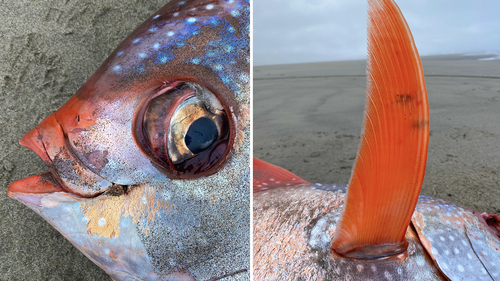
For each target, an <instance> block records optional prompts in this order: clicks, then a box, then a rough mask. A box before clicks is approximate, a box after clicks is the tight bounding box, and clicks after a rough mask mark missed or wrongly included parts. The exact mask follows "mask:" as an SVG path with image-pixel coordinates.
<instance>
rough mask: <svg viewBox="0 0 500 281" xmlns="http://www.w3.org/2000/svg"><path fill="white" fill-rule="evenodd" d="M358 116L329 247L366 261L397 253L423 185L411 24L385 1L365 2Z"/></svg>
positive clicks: (421, 119)
mask: <svg viewBox="0 0 500 281" xmlns="http://www.w3.org/2000/svg"><path fill="white" fill-rule="evenodd" d="M368 2H369V4H368V70H367V72H368V73H367V74H368V75H367V78H368V82H367V92H366V105H365V117H364V122H363V131H362V138H361V142H360V146H359V150H358V157H357V160H356V163H355V165H354V168H353V172H352V175H351V180H350V182H349V188H348V191H347V197H346V207H345V210H344V213H343V215H342V218H341V220H340V222H339V226H338V227H337V232H336V235H335V237H334V240H333V243H332V248H333V250H334V251H335V252H337V253H338V254H340V255H344V256H351V257H358V258H370V257H376V256H384V255H390V254H396V253H399V252H401V251H404V249H405V248H406V245H407V242H406V241H405V238H404V237H405V232H406V229H407V227H408V224H409V222H410V219H411V215H412V213H413V210H414V209H415V206H416V204H417V200H418V194H419V193H420V189H421V187H422V182H423V177H424V172H425V164H426V160H427V147H428V139H429V109H428V104H427V92H426V88H425V82H424V76H423V70H422V65H421V62H420V58H419V55H418V52H417V50H416V48H415V44H414V42H413V37H412V35H411V32H410V29H409V27H408V25H407V23H406V21H405V19H404V17H403V16H402V14H401V11H400V10H399V8H398V7H397V5H396V4H395V3H394V1H392V0H369V1H368Z"/></svg>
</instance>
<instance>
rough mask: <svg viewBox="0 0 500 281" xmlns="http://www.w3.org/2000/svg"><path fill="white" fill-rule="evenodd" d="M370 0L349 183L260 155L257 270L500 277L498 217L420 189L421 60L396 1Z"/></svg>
mask: <svg viewBox="0 0 500 281" xmlns="http://www.w3.org/2000/svg"><path fill="white" fill-rule="evenodd" d="M368 2H369V11H368V14H369V17H368V18H369V19H368V22H369V27H368V41H369V45H368V50H369V52H368V53H369V55H368V75H367V76H368V86H367V96H366V106H365V117H364V125H363V132H362V136H361V144H360V147H359V152H358V158H357V160H356V164H355V167H354V169H353V171H352V176H351V180H350V183H349V188H346V186H337V185H321V184H311V183H309V182H307V181H305V180H303V179H301V178H299V177H298V176H296V175H294V174H292V173H290V172H288V171H286V170H283V169H281V168H279V167H276V166H273V165H271V164H268V163H265V162H263V161H261V160H258V159H255V160H254V183H253V185H254V192H255V194H254V210H253V212H254V230H253V231H254V236H253V237H254V246H253V247H254V277H255V279H256V280H446V279H451V280H499V278H500V269H499V266H498V261H499V260H500V239H499V237H498V217H497V216H495V215H489V214H479V213H477V212H474V211H472V210H469V209H467V208H464V207H461V206H458V205H455V204H453V203H450V202H446V201H443V200H440V199H434V198H431V197H426V196H420V197H419V192H420V188H421V185H422V181H423V176H424V171H425V164H426V159H427V144H428V139H429V113H428V105H427V93H426V88H425V83H424V76H423V70H422V66H421V63H420V58H419V56H418V53H417V50H416V48H415V44H414V42H413V38H412V35H411V33H410V30H409V28H408V26H407V24H406V22H405V20H404V18H403V16H402V14H401V12H400V10H399V8H398V7H397V6H396V4H395V3H394V2H393V1H390V0H371V1H368ZM346 190H347V194H346Z"/></svg>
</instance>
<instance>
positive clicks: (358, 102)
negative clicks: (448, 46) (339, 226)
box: [253, 55, 500, 214]
mask: <svg viewBox="0 0 500 281" xmlns="http://www.w3.org/2000/svg"><path fill="white" fill-rule="evenodd" d="M490 57H491V56H488V55H484V56H460V55H447V56H432V57H424V58H422V63H423V67H424V73H425V79H426V85H427V91H428V96H429V108H430V120H431V121H430V141H429V153H428V159H427V167H426V173H425V179H424V183H423V187H422V192H421V194H424V195H429V196H433V197H437V198H442V199H444V200H447V201H452V202H455V203H458V204H461V205H463V206H466V207H469V208H472V209H475V210H478V211H481V212H490V213H496V214H500V182H499V181H500V61H499V60H484V59H488V58H490ZM365 68H366V62H365V61H345V62H324V63H307V64H291V65H273V66H256V67H254V99H253V101H254V111H253V113H254V120H253V125H254V130H253V133H254V134H253V138H254V142H253V147H254V157H257V158H261V159H262V160H265V161H268V162H270V163H272V164H275V165H278V166H281V167H283V168H285V169H288V170H290V171H292V172H293V173H295V174H297V175H298V176H300V177H302V178H303V179H305V180H308V181H310V182H313V183H337V184H346V183H348V181H349V177H350V175H351V169H352V166H353V164H354V160H355V157H356V153H357V149H358V143H359V139H360V133H361V125H362V121H363V108H364V98H365V86H366V76H365Z"/></svg>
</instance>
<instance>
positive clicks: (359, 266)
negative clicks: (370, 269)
mask: <svg viewBox="0 0 500 281" xmlns="http://www.w3.org/2000/svg"><path fill="white" fill-rule="evenodd" d="M356 268H357V269H358V272H361V271H363V269H365V268H364V266H363V265H361V264H358V265H357V266H356Z"/></svg>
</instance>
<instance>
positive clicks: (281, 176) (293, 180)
mask: <svg viewBox="0 0 500 281" xmlns="http://www.w3.org/2000/svg"><path fill="white" fill-rule="evenodd" d="M308 183H309V182H308V181H305V180H303V179H301V178H299V177H298V176H296V175H295V174H294V173H292V172H289V171H287V170H285V169H283V168H280V167H278V166H275V165H273V164H270V163H267V162H265V161H262V160H260V159H257V158H253V192H254V193H256V192H261V191H266V190H268V189H271V188H274V187H280V186H293V185H301V184H308Z"/></svg>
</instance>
